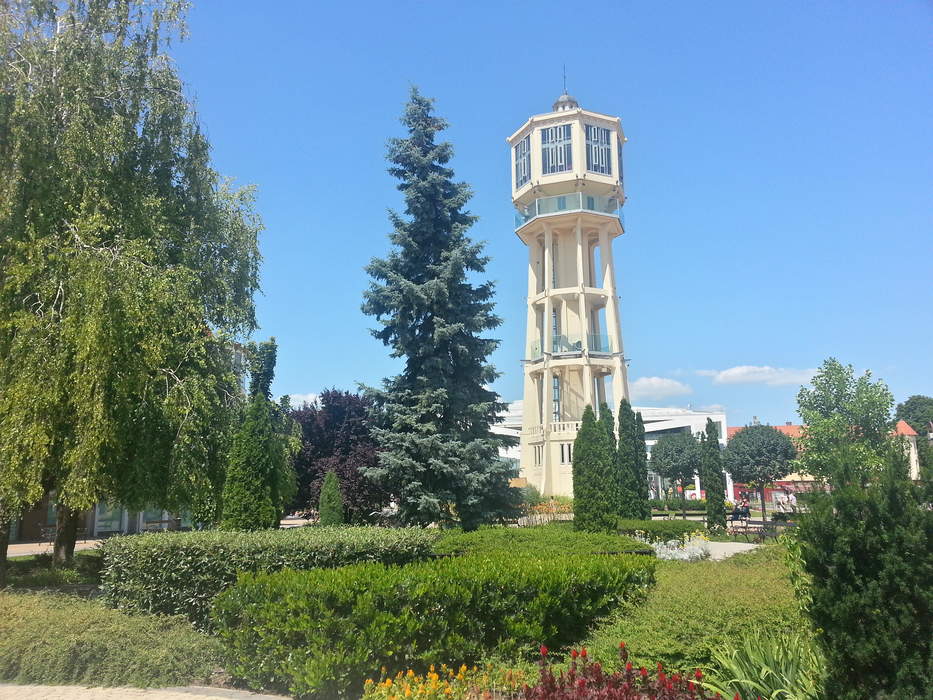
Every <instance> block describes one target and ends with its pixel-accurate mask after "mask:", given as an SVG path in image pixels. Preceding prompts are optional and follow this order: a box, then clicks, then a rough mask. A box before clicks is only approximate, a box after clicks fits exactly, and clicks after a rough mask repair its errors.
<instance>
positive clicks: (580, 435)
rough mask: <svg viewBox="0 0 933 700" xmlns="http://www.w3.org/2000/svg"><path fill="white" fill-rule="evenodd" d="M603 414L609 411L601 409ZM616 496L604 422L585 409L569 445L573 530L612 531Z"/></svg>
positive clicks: (610, 450)
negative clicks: (571, 461) (571, 472)
mask: <svg viewBox="0 0 933 700" xmlns="http://www.w3.org/2000/svg"><path fill="white" fill-rule="evenodd" d="M606 414H609V410H608V408H606V407H604V408H603V416H605V415H606ZM610 415H611V414H610ZM610 425H611V423H610ZM617 494H618V480H617V478H616V475H615V454H614V450H613V449H612V439H611V438H610V435H609V433H608V432H607V431H606V424H605V422H604V421H603V420H602V419H600V420H599V421H597V420H596V416H595V415H594V413H593V409H592V407H590V406H587V407H586V409H584V411H583V420H582V421H581V423H580V430H579V431H578V432H577V438H576V440H575V441H574V443H573V518H574V528H575V529H577V530H583V531H587V532H612V531H613V530H615V528H616V523H617V521H618V517H619V514H618V508H617V500H616V499H617Z"/></svg>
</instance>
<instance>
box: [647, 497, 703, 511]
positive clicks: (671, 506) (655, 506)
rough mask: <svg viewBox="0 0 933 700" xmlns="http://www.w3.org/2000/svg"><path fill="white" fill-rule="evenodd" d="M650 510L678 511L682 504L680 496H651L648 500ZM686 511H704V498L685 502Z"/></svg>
mask: <svg viewBox="0 0 933 700" xmlns="http://www.w3.org/2000/svg"><path fill="white" fill-rule="evenodd" d="M648 505H650V506H651V509H652V510H659V511H679V510H680V509H681V507H682V506H683V499H682V498H652V499H651V500H649V501H648ZM687 510H688V511H702V512H704V513H705V512H706V499H705V498H697V499H694V500H691V501H688V502H687Z"/></svg>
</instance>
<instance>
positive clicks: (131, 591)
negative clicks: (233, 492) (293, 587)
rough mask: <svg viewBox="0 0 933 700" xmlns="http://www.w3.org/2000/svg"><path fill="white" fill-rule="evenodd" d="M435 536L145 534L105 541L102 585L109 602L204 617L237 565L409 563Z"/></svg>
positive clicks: (350, 530)
mask: <svg viewBox="0 0 933 700" xmlns="http://www.w3.org/2000/svg"><path fill="white" fill-rule="evenodd" d="M436 539H437V534H436V533H435V532H431V531H429V530H423V529H415V528H410V529H389V528H377V527H347V528H316V527H312V528H295V529H291V530H267V531H260V532H223V531H219V530H212V531H205V532H179V533H168V532H166V533H151V534H143V535H132V536H129V537H114V538H112V539H108V540H106V541H105V542H104V544H103V546H102V549H103V557H104V569H103V573H102V589H103V596H104V599H105V601H106V602H107V603H108V604H109V605H111V606H112V607H115V608H120V609H123V610H129V611H135V612H147V613H159V614H166V615H185V616H186V617H187V618H188V619H189V620H191V622H193V623H194V624H195V625H197V626H200V627H204V626H205V625H206V624H207V622H208V617H209V614H210V606H211V603H212V601H213V600H214V598H215V597H216V596H217V594H218V593H220V592H221V591H222V590H224V589H225V588H227V587H229V586H231V585H232V584H233V583H235V582H236V577H237V573H238V572H241V571H263V572H268V571H278V570H279V569H284V568H291V569H312V568H318V567H337V566H344V565H347V564H356V563H359V562H366V561H373V562H380V563H382V564H407V563H409V562H412V561H417V560H420V559H424V558H426V557H428V556H430V554H431V548H432V546H433V545H434V542H435V540H436Z"/></svg>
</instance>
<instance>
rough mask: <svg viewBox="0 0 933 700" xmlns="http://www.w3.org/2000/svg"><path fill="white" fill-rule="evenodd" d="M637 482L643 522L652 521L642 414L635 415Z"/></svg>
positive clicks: (646, 449)
mask: <svg viewBox="0 0 933 700" xmlns="http://www.w3.org/2000/svg"><path fill="white" fill-rule="evenodd" d="M635 481H636V484H637V486H638V491H637V494H638V505H639V507H640V509H641V515H640V516H639V517H640V518H641V519H642V520H651V503H650V502H649V498H648V496H649V493H648V448H647V446H646V445H645V421H644V420H642V417H641V412H638V413H636V414H635Z"/></svg>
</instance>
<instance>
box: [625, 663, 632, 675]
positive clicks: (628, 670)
mask: <svg viewBox="0 0 933 700" xmlns="http://www.w3.org/2000/svg"><path fill="white" fill-rule="evenodd" d="M625 672H626V673H631V672H632V662H631V661H629V662H628V663H627V664H625Z"/></svg>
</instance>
